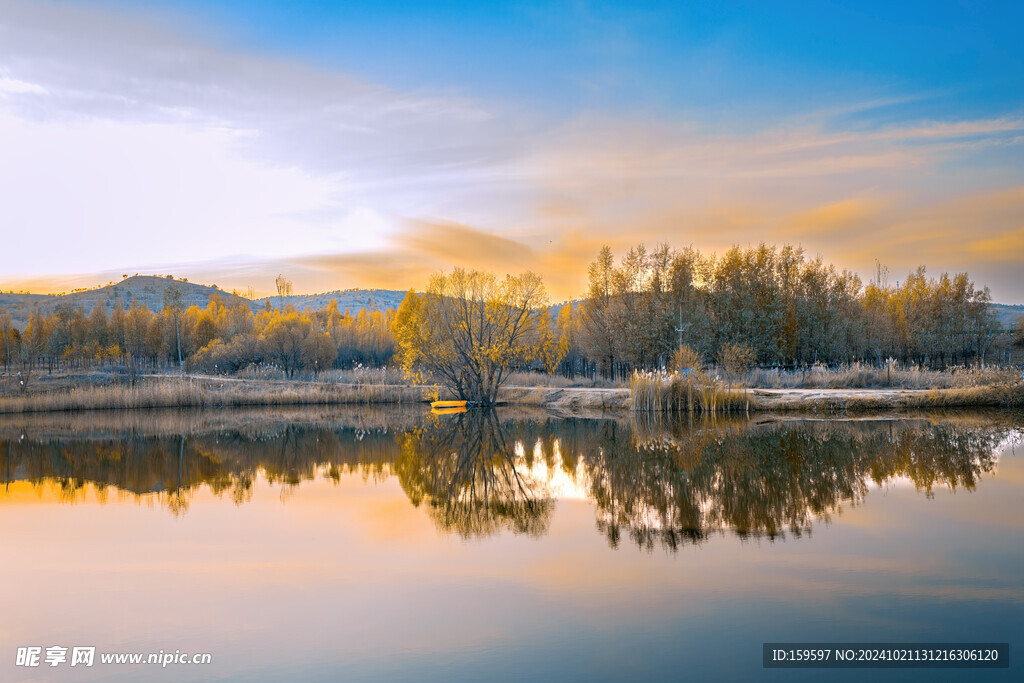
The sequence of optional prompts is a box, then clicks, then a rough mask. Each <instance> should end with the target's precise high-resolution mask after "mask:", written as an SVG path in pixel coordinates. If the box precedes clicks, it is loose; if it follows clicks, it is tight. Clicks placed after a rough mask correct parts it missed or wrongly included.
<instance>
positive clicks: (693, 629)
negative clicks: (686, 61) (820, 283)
mask: <svg viewBox="0 0 1024 683" xmlns="http://www.w3.org/2000/svg"><path fill="white" fill-rule="evenodd" d="M1021 425H1022V422H1021V419H1020V416H1019V415H1018V416H1013V415H1009V414H1005V413H1003V414H1000V413H995V414H984V413H949V414H941V415H937V414H933V415H927V416H914V417H902V418H899V419H896V418H892V419H857V420H839V419H836V420H810V419H789V418H786V419H777V418H770V417H766V416H763V415H762V416H758V417H756V418H751V419H739V420H722V419H719V420H685V419H684V420H681V421H674V422H673V421H665V420H657V419H651V420H646V419H644V420H631V419H629V418H621V417H620V418H616V419H608V418H601V417H593V418H578V417H577V418H562V417H556V416H552V415H548V414H545V413H543V412H529V411H520V410H514V409H499V410H497V411H490V412H485V411H471V412H469V413H465V414H462V415H445V416H430V415H424V413H423V411H422V410H420V409H415V410H411V409H397V408H396V409H388V410H380V409H370V408H358V409H355V408H353V409H309V410H298V409H296V410H248V411H244V410H242V411H206V412H201V411H195V412H190V411H154V412H145V411H139V412H123V413H102V412H97V413H93V414H81V415H36V416H20V417H11V416H8V417H4V418H3V419H0V482H2V486H0V520H2V524H0V547H2V548H3V561H2V562H0V613H2V614H3V618H2V621H0V652H2V657H3V663H2V664H0V680H4V681H21V680H29V681H33V680H60V681H63V680H67V681H77V680H103V681H109V680H115V681H117V680H124V681H138V680H143V681H147V680H159V681H189V680H209V679H216V680H237V681H278V680H323V681H334V680H366V679H371V680H376V679H389V680H390V679H402V680H408V679H414V680H484V679H486V680H511V679H516V680H520V679H545V680H546V679H553V678H572V679H580V678H585V679H598V680H605V679H609V680H614V679H637V678H640V679H681V678H693V679H697V680H742V679H764V680H792V679H799V680H821V679H822V678H826V677H827V678H829V679H836V680H850V681H854V680H862V679H863V678H864V677H866V675H870V676H871V677H872V678H880V679H883V680H897V679H898V680H906V679H908V678H912V679H920V680H924V679H928V680H966V679H968V678H971V677H972V676H974V677H982V676H983V677H984V678H985V679H986V680H1021V677H1022V671H1024V669H1022V667H1021V665H1020V664H1019V662H1020V657H1021V653H1022V650H1021V646H1022V645H1024V458H1022V457H1021V450H1022V448H1024V431H1022V426H1021ZM801 641H804V642H806V641H813V642H935V643H938V642H1002V643H1006V642H1008V643H1009V651H1010V663H1011V666H1010V668H1009V669H1001V670H992V671H986V672H977V671H974V672H972V671H962V670H961V671H957V670H943V669H917V670H910V671H906V670H903V671H901V670H892V669H881V670H873V671H871V672H866V671H863V670H849V671H839V670H806V671H799V670H772V669H763V668H762V660H761V658H762V652H761V647H762V643H765V642H801ZM33 646H34V647H39V648H41V652H40V655H39V656H40V665H39V666H36V667H31V666H18V661H17V657H18V656H25V657H27V656H28V654H27V650H23V651H22V653H21V655H19V654H18V650H19V648H28V647H33ZM54 646H57V647H61V648H67V654H66V657H67V660H68V661H66V662H58V664H57V666H49V665H48V664H47V663H46V661H45V658H46V656H47V654H48V651H47V648H50V647H54ZM75 647H94V648H95V661H94V665H93V666H91V667H89V666H85V664H84V662H83V663H80V664H78V665H76V666H74V667H72V666H70V661H71V659H72V654H73V648H75ZM176 651H177V652H178V653H188V654H194V653H209V654H210V662H209V663H205V664H204V663H200V664H191V663H189V664H182V663H171V664H169V665H168V666H166V667H163V666H161V665H159V664H131V663H123V664H117V663H103V662H101V661H100V657H101V655H103V654H107V655H111V654H132V653H142V654H143V655H146V656H148V654H150V653H158V654H159V656H160V657H163V655H165V654H169V653H175V652H176ZM55 653H57V655H55V657H56V658H59V656H58V655H59V650H58V651H55ZM25 661H27V660H25ZM22 663H24V661H23V662H22Z"/></svg>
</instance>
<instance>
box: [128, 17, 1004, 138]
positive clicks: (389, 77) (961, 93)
mask: <svg viewBox="0 0 1024 683" xmlns="http://www.w3.org/2000/svg"><path fill="white" fill-rule="evenodd" d="M113 4H114V6H122V7H133V8H138V7H139V6H140V4H139V3H121V2H118V3H113ZM141 6H146V7H151V8H152V7H158V8H160V9H162V10H163V11H165V12H168V13H170V14H172V15H174V16H176V17H177V18H178V20H180V21H182V22H183V23H190V24H192V25H193V26H194V25H195V23H197V22H198V23H199V24H201V27H202V30H208V31H213V32H215V34H216V36H217V38H218V39H220V40H222V41H223V42H225V43H227V44H232V45H234V46H236V47H238V48H240V49H244V50H255V51H262V52H265V53H271V54H278V55H283V56H289V57H294V58H297V59H302V60H306V61H309V62H311V63H315V64H318V65H321V66H324V67H326V68H336V69H342V70H345V71H348V72H350V73H355V74H358V75H361V76H362V77H364V78H367V79H370V80H374V81H378V82H383V83H386V84H388V85H391V86H392V87H396V88H402V89H416V88H428V89H431V90H445V89H450V90H454V91H456V92H461V93H464V94H468V95H472V96H476V97H484V98H489V99H490V98H493V99H499V100H503V99H509V100H514V101H526V102H529V103H530V104H531V105H533V106H539V107H542V108H545V109H548V110H550V111H554V112H562V113H566V112H571V111H572V110H573V109H576V108H588V107H597V108H602V109H604V108H611V109H617V110H622V109H627V110H628V109H650V110H655V111H659V112H665V113H670V112H677V113H690V112H700V113H704V114H705V115H707V116H708V117H709V118H710V117H715V116H719V115H721V114H723V113H724V114H726V115H727V116H728V115H729V114H730V113H731V112H732V110H734V109H735V108H737V107H740V108H744V107H767V108H768V109H769V111H774V112H776V113H778V112H781V111H786V110H787V109H788V110H792V109H795V108H798V107H805V106H822V104H823V103H824V102H829V101H832V100H835V99H859V98H860V97H862V96H863V95H865V94H869V93H870V94H884V93H886V92H891V93H892V97H893V98H894V99H898V98H900V97H913V98H914V103H913V104H912V106H903V107H894V108H893V109H892V111H889V112H885V113H882V114H881V115H880V118H881V119H883V120H886V119H894V118H897V117H914V116H916V117H931V116H947V115H949V114H950V113H954V114H956V115H959V116H963V117H968V116H977V115H983V114H985V113H991V112H1000V113H1001V112H1005V111H1006V110H1014V109H1018V110H1019V109H1020V108H1021V106H1022V94H1024V44H1022V41H1021V40H1020V35H1019V31H1020V26H1021V25H1024V4H1021V3H1013V2H1005V3H999V2H991V3H981V2H976V3H967V2H957V3H942V2H928V3H916V2H906V3H893V2H854V3H834V2H815V3H807V2H796V3H794V2H745V3H744V2H734V3H710V2H679V3H674V2H673V3H669V2H513V3H502V2H486V3H480V2H419V3H417V2H389V1H385V2H361V3H355V2H310V1H308V0H298V1H295V2H284V3H282V2H267V1H263V0H256V1H254V2H237V1H236V2H218V1H212V2H155V3H144V4H143V5H141Z"/></svg>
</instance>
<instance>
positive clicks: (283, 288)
mask: <svg viewBox="0 0 1024 683" xmlns="http://www.w3.org/2000/svg"><path fill="white" fill-rule="evenodd" d="M274 285H275V286H276V287H277V299H278V302H279V303H280V308H281V310H284V298H285V297H286V296H291V295H292V281H291V280H289V279H288V278H286V277H285V276H284V275H283V274H278V276H277V277H276V278H275V279H274Z"/></svg>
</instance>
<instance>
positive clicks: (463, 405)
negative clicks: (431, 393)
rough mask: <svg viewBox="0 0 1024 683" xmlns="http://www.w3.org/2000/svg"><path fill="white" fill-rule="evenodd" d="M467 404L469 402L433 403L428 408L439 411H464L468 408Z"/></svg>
mask: <svg viewBox="0 0 1024 683" xmlns="http://www.w3.org/2000/svg"><path fill="white" fill-rule="evenodd" d="M468 404H469V401H433V402H432V403H431V404H430V407H431V408H435V409H441V408H462V409H463V410H465V409H466V408H468V407H469V405H468Z"/></svg>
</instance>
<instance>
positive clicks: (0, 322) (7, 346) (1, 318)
mask: <svg viewBox="0 0 1024 683" xmlns="http://www.w3.org/2000/svg"><path fill="white" fill-rule="evenodd" d="M0 329H3V332H4V372H8V373H9V372H10V371H11V315H10V314H9V313H8V312H7V311H2V312H0Z"/></svg>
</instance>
